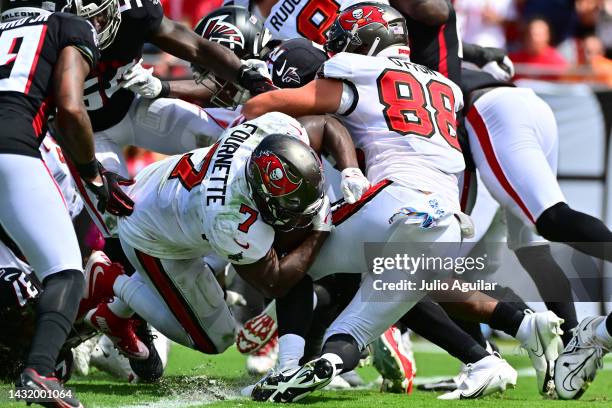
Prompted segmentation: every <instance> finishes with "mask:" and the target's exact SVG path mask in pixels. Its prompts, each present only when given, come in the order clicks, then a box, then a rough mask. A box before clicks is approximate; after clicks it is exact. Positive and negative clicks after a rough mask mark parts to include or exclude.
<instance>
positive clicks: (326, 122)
mask: <svg viewBox="0 0 612 408" xmlns="http://www.w3.org/2000/svg"><path fill="white" fill-rule="evenodd" d="M298 121H299V122H300V123H301V124H302V126H304V129H306V132H308V139H309V140H310V147H312V149H313V150H314V151H315V152H317V153H323V152H326V153H328V154H329V155H330V156H331V157H333V158H334V160H335V162H336V167H337V168H338V170H340V171H342V170H344V169H346V168H351V167H352V168H356V167H359V164H358V161H357V154H356V153H355V146H354V145H353V139H352V138H351V135H350V134H349V132H348V130H346V128H345V127H344V125H342V123H340V121H339V120H338V119H336V118H334V117H333V116H330V115H316V116H303V117H301V118H299V119H298Z"/></svg>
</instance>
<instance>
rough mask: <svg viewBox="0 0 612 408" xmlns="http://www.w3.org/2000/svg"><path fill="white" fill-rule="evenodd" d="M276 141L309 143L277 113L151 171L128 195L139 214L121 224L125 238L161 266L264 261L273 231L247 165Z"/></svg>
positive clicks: (156, 165) (146, 171) (140, 177)
mask: <svg viewBox="0 0 612 408" xmlns="http://www.w3.org/2000/svg"><path fill="white" fill-rule="evenodd" d="M272 133H283V134H288V135H292V136H295V137H298V138H300V140H302V141H304V142H305V143H308V136H307V134H306V130H305V129H304V128H303V127H302V126H301V125H300V123H299V122H298V121H296V120H295V119H293V118H291V117H289V116H287V115H285V114H282V113H277V112H274V113H268V114H266V115H263V116H261V117H259V118H257V119H255V120H252V121H248V122H245V123H243V124H241V125H238V126H235V127H233V128H230V129H228V130H226V131H225V132H224V134H223V135H222V137H221V138H220V139H219V141H218V142H217V143H216V144H215V145H213V146H212V147H209V148H203V149H196V150H193V151H191V152H189V153H187V154H185V155H182V156H173V157H170V158H168V159H166V160H163V161H161V162H158V163H154V164H152V165H150V166H148V167H146V168H145V169H144V170H143V171H141V172H140V173H139V174H138V175H137V176H136V179H135V180H136V183H135V184H134V185H133V186H132V187H131V188H130V189H128V190H127V192H128V194H129V195H130V196H131V197H132V198H133V199H134V202H135V206H134V213H133V214H132V215H131V216H129V217H121V218H119V224H118V229H119V238H120V239H121V240H122V241H123V242H125V243H127V244H129V245H130V246H132V247H134V248H136V249H138V250H141V251H143V252H146V253H148V254H150V255H152V256H155V257H158V258H166V259H191V258H196V257H201V256H207V255H211V254H213V253H216V254H218V255H219V256H221V257H223V258H224V259H225V260H227V261H229V262H231V263H234V264H251V263H254V262H257V261H258V260H260V259H261V258H263V257H264V255H266V253H267V252H268V251H269V250H270V248H271V247H272V243H273V241H274V229H273V228H272V227H271V226H270V225H268V224H266V223H265V222H264V221H263V220H262V218H261V216H260V215H259V211H258V210H257V207H256V206H255V203H254V201H253V199H252V198H251V194H250V191H249V187H248V184H247V180H246V173H245V165H246V163H247V160H248V158H249V157H250V155H251V153H252V152H253V150H254V149H255V148H256V147H257V145H258V144H259V143H260V142H261V141H262V140H263V139H264V138H265V137H266V136H267V135H269V134H272Z"/></svg>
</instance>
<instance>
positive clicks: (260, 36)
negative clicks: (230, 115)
mask: <svg viewBox="0 0 612 408" xmlns="http://www.w3.org/2000/svg"><path fill="white" fill-rule="evenodd" d="M194 31H195V32H196V33H197V34H198V35H199V36H201V37H202V38H204V39H206V40H209V41H213V42H216V43H219V44H221V45H223V46H225V47H227V48H229V49H230V50H231V51H232V52H234V54H236V56H237V57H238V58H240V59H242V60H248V59H256V58H260V57H261V56H262V55H263V53H264V52H266V51H267V48H266V45H267V44H268V42H269V41H270V38H271V35H270V32H269V31H268V29H266V28H265V27H264V25H263V22H262V21H260V20H259V19H258V18H257V17H255V16H254V15H251V13H249V11H248V10H247V9H246V8H244V7H239V6H225V7H221V8H219V9H217V10H215V11H213V12H212V13H210V14H208V15H207V16H206V17H204V18H202V19H201V20H200V21H199V22H198V24H197V25H196V26H195V28H194ZM191 68H192V70H193V72H194V79H195V80H196V82H197V83H198V84H200V85H204V86H206V87H208V88H209V89H210V90H211V91H212V92H213V96H212V98H211V103H212V104H213V105H216V106H219V107H222V108H235V107H236V106H238V105H239V104H241V103H243V102H244V101H245V100H246V99H247V97H248V93H247V91H246V90H245V89H243V88H242V87H239V86H237V85H235V84H232V83H230V82H227V81H223V80H219V79H217V78H215V76H214V75H213V74H212V73H211V72H209V71H208V70H206V69H204V68H203V67H200V66H198V65H195V64H192V66H191Z"/></svg>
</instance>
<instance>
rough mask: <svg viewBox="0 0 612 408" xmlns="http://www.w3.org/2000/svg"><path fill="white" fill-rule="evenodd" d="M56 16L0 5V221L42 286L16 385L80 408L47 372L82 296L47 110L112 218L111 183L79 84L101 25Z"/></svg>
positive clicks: (38, 6)
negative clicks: (46, 142) (51, 153)
mask: <svg viewBox="0 0 612 408" xmlns="http://www.w3.org/2000/svg"><path fill="white" fill-rule="evenodd" d="M54 7H55V4H49V2H40V1H38V2H36V1H20V2H12V1H3V2H2V11H3V19H2V20H3V22H2V23H1V24H0V49H3V50H5V54H3V57H2V59H0V63H1V64H2V65H0V78H1V79H0V105H1V107H2V108H1V109H0V116H2V123H3V125H4V126H3V127H2V130H1V131H0V132H1V137H0V154H1V155H2V158H1V160H0V190H1V193H0V195H2V197H3V199H2V202H1V204H0V219H1V223H2V227H3V228H4V229H5V230H6V232H7V234H8V235H9V236H10V238H11V239H12V240H14V241H15V242H16V243H17V245H18V246H19V247H20V248H21V249H22V250H23V252H24V255H25V256H26V258H27V259H28V261H29V263H30V265H31V266H32V268H33V269H34V273H35V274H36V277H37V278H38V279H39V280H40V281H41V282H42V286H43V292H42V294H41V297H40V299H39V302H38V307H37V314H38V317H37V321H36V328H35V333H34V335H33V338H32V345H31V349H30V353H29V355H28V358H27V361H26V368H25V369H24V371H23V372H22V374H21V375H20V377H19V379H18V380H17V386H18V387H19V388H23V389H24V390H40V389H46V390H49V389H51V390H55V391H61V392H58V393H57V398H56V399H53V400H52V401H51V402H50V403H51V404H53V405H54V406H64V407H65V406H71V407H72V406H75V407H78V406H81V404H80V402H79V401H78V399H77V398H76V396H75V395H72V393H70V392H64V391H65V390H64V389H63V386H62V385H61V384H60V382H59V381H58V380H57V379H56V378H55V377H54V371H55V362H56V360H57V357H58V353H59V351H60V348H61V347H62V345H63V344H64V342H65V341H66V336H67V335H68V332H69V331H70V328H71V326H72V323H73V321H74V319H75V317H76V313H77V308H78V304H79V299H80V297H81V294H82V292H83V286H84V279H83V267H82V260H81V253H80V250H79V246H78V243H77V238H76V235H75V232H74V229H73V227H72V223H71V220H70V216H69V214H68V210H67V208H66V205H65V203H64V198H63V197H62V194H61V192H60V191H59V189H58V188H57V186H56V184H55V182H54V181H53V179H52V178H51V175H50V173H49V171H48V170H47V169H46V168H45V165H44V163H43V162H42V160H41V156H40V151H39V150H38V145H39V144H40V142H41V141H42V137H43V136H44V134H45V132H46V128H47V117H48V115H49V114H50V113H51V111H52V109H53V108H54V107H55V108H56V109H57V111H56V116H55V118H56V119H55V123H56V126H57V127H58V129H60V130H61V131H62V135H63V138H62V140H61V142H62V145H63V147H64V148H65V149H66V151H67V152H69V154H70V157H71V158H72V160H73V161H74V162H75V164H76V166H77V168H78V169H79V173H80V174H81V176H82V177H83V178H84V179H85V180H86V182H87V184H88V186H89V188H91V189H93V190H95V191H96V193H97V194H98V195H99V196H100V197H101V198H102V200H101V201H102V202H103V205H104V201H106V204H107V205H106V208H107V209H109V210H112V209H111V208H112V205H113V204H114V201H115V197H111V198H110V199H109V200H106V199H107V198H108V197H109V187H110V186H111V184H112V181H110V182H109V174H107V173H105V172H104V171H102V170H100V169H99V165H98V163H97V161H96V160H95V157H94V148H93V135H92V128H91V122H90V121H89V118H88V117H87V114H86V110H85V105H84V103H83V101H82V95H83V83H84V80H85V77H86V76H87V75H88V74H89V73H90V72H91V71H92V69H93V68H94V67H95V66H96V64H97V62H98V48H97V44H98V43H99V41H100V40H101V38H102V37H103V33H104V32H105V29H106V28H107V26H108V21H107V20H106V18H105V17H106V15H105V14H104V13H103V11H104V10H103V9H100V8H99V7H98V5H96V4H94V6H93V8H92V10H93V11H94V12H93V13H92V14H91V15H90V16H88V17H89V22H88V21H85V20H83V19H80V18H76V17H75V16H72V15H67V14H61V13H55V14H51V11H55V8H54ZM24 16H25V18H24ZM24 180H25V181H26V182H24ZM117 213H118V214H125V213H124V212H122V211H117ZM57 237H61V239H57Z"/></svg>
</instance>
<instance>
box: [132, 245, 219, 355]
mask: <svg viewBox="0 0 612 408" xmlns="http://www.w3.org/2000/svg"><path fill="white" fill-rule="evenodd" d="M134 252H135V253H136V256H137V257H138V260H139V261H140V263H141V265H142V266H143V267H144V269H145V271H146V273H147V275H148V276H149V278H150V279H151V281H152V282H153V284H154V285H155V288H156V289H157V291H158V292H159V294H160V295H161V296H162V298H163V299H164V301H165V302H166V304H167V305H168V307H169V308H170V311H171V312H172V314H173V315H174V317H176V320H178V322H179V323H180V325H181V326H183V328H184V329H185V330H186V331H187V333H188V334H189V336H190V337H191V339H192V340H193V342H194V343H195V347H196V349H197V350H199V351H201V352H203V353H206V354H217V353H218V351H217V348H216V347H215V345H214V344H213V342H212V341H211V340H210V338H209V337H208V335H207V334H206V333H205V332H204V330H203V329H202V327H201V326H200V324H199V322H198V320H197V318H196V317H195V315H194V312H193V311H192V310H191V309H190V308H189V305H188V304H187V302H186V301H185V299H184V298H183V296H182V294H181V293H180V292H179V290H178V289H177V288H176V286H175V285H174V282H173V281H172V280H171V279H170V278H169V277H168V274H167V273H166V271H165V270H164V267H163V266H162V263H161V260H159V259H158V258H154V257H152V256H150V255H147V254H145V253H143V252H140V251H138V250H136V249H134Z"/></svg>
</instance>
